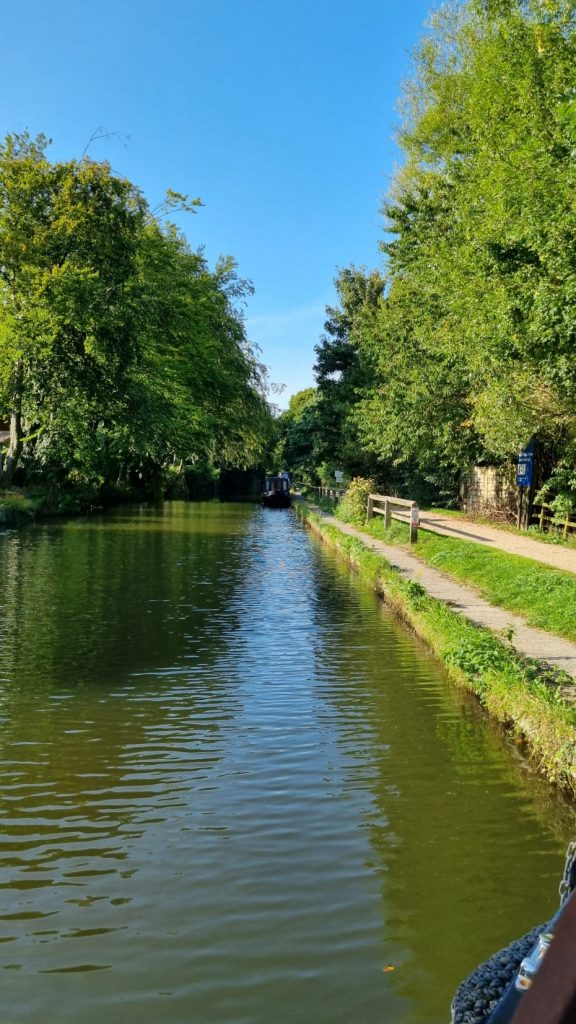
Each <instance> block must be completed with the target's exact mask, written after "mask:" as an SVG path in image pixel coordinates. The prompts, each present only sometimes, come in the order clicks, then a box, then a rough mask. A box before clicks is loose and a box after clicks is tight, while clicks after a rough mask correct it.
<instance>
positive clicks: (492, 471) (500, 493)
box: [460, 465, 518, 522]
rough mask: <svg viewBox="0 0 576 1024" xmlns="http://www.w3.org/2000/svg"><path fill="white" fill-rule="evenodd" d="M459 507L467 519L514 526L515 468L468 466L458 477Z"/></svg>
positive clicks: (515, 508) (516, 490) (516, 501)
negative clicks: (485, 520)
mask: <svg viewBox="0 0 576 1024" xmlns="http://www.w3.org/2000/svg"><path fill="white" fill-rule="evenodd" d="M460 503H461V507H462V510H463V511H464V512H467V513H468V515H473V516H486V517H487V518H488V519H497V520H500V521H501V522H506V521H507V522H515V520H516V511H517V506H518V488H517V487H516V467H515V466H513V465H510V466H472V468H471V469H469V470H468V472H467V473H465V474H464V475H463V477H462V482H461V485H460Z"/></svg>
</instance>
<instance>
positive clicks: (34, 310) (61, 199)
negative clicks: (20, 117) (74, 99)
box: [0, 135, 273, 488]
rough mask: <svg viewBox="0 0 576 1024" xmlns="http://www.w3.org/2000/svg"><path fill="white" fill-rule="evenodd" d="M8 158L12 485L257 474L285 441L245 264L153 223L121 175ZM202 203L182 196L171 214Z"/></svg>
mask: <svg viewBox="0 0 576 1024" xmlns="http://www.w3.org/2000/svg"><path fill="white" fill-rule="evenodd" d="M47 144H48V143H47V140H46V139H45V138H44V137H42V136H39V137H38V138H35V139H33V138H31V137H29V136H28V135H20V136H19V135H8V136H7V138H6V139H5V141H4V142H3V143H1V144H0V420H2V419H6V420H8V421H9V423H10V442H9V446H8V449H7V451H6V457H5V460H4V470H3V479H4V481H5V482H10V481H11V480H12V479H13V478H14V474H15V473H16V472H17V471H19V472H20V475H22V474H25V475H26V478H28V479H34V477H35V475H42V476H43V478H45V479H50V480H54V481H57V482H60V483H62V482H64V481H66V482H68V483H70V482H76V483H78V482H80V483H82V482H83V483H84V484H86V485H87V486H91V487H96V488H98V487H107V486H110V485H112V484H116V485H120V484H126V483H128V482H130V481H131V480H132V481H134V480H135V479H142V478H145V479H146V480H147V481H151V480H155V481H158V480H159V479H160V478H161V477H162V474H163V472H164V471H165V470H166V468H167V467H168V466H170V465H174V464H175V463H180V464H182V463H184V462H187V463H192V464H195V463H199V462H204V463H210V464H211V465H214V466H238V467H244V466H249V465H253V464H255V463H258V462H259V461H260V460H261V458H262V454H263V451H264V449H265V447H266V445H267V444H268V442H269V440H270V437H271V435H272V431H273V420H272V416H271V412H270V409H269V406H268V403H267V401H266V377H265V369H264V367H263V366H261V364H260V363H259V361H258V359H257V357H256V355H255V353H254V350H253V349H252V347H251V345H250V343H249V341H248V339H247V337H246V332H245V328H244V322H243V313H242V303H243V300H244V298H245V297H246V296H247V295H248V294H249V293H250V291H251V286H250V284H249V283H248V282H245V281H242V280H241V279H240V278H239V277H238V274H237V268H236V264H235V262H234V260H232V259H231V258H223V259H221V260H220V261H219V262H218V264H217V265H216V267H215V268H214V269H213V270H211V269H210V268H209V266H208V264H207V261H206V259H205V256H204V254H203V252H202V250H201V249H199V250H197V251H193V250H192V249H191V248H190V246H189V244H188V242H187V241H186V239H185V237H184V236H183V235H182V234H181V233H180V232H179V231H178V230H177V229H176V228H175V227H174V225H172V224H170V223H169V222H168V223H164V221H163V219H161V218H160V217H159V216H157V215H154V214H153V213H152V212H151V211H150V208H149V206H148V204H147V202H146V200H145V199H144V197H143V195H142V193H141V192H140V190H139V189H138V188H137V187H136V186H134V185H133V184H132V183H131V182H129V181H128V180H127V179H124V178H121V177H119V176H118V175H116V174H114V173H113V172H112V170H111V168H110V166H109V165H108V164H107V163H97V162H95V161H92V160H90V159H87V158H84V159H82V160H80V161H76V160H71V161H67V162H58V163H52V162H51V161H50V160H49V159H48V158H47V156H46V148H47ZM198 204H199V200H192V201H189V200H188V199H187V197H185V196H181V195H179V194H178V193H175V192H172V191H170V190H168V193H167V200H166V204H165V208H163V209H162V211H161V214H162V215H163V214H164V213H166V212H168V211H169V210H170V209H173V208H175V207H177V206H181V207H182V208H184V209H192V208H194V207H195V206H197V205H198Z"/></svg>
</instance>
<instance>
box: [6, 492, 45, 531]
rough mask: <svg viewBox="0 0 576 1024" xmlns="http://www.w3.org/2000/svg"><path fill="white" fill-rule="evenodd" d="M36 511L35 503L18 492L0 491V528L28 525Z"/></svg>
mask: <svg viewBox="0 0 576 1024" xmlns="http://www.w3.org/2000/svg"><path fill="white" fill-rule="evenodd" d="M36 511H37V509H36V503H35V502H34V501H33V500H32V499H31V498H27V497H26V495H24V494H22V493H21V492H20V491H0V528H1V527H2V526H21V525H22V523H28V522H30V521H31V520H32V519H34V517H35V515H36Z"/></svg>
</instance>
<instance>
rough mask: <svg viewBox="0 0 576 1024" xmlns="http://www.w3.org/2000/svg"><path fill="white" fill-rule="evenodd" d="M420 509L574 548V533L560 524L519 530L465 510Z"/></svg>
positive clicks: (543, 542) (508, 524) (575, 543)
mask: <svg viewBox="0 0 576 1024" xmlns="http://www.w3.org/2000/svg"><path fill="white" fill-rule="evenodd" d="M422 511H423V512H424V511H426V512H430V513H431V514H432V515H439V516H450V517H452V518H454V519H466V520H467V521H468V522H471V523H480V524H481V525H482V526H490V527H492V528H493V529H494V530H502V531H503V532H504V533H513V534H514V535H515V536H516V537H528V538H529V539H530V540H538V541H540V542H541V543H542V544H555V545H558V546H560V547H565V548H576V533H572V534H570V533H569V534H568V536H567V537H565V536H564V534H563V527H562V524H561V523H559V524H558V526H557V527H555V528H554V529H552V530H547V531H542V530H540V529H539V528H538V526H535V525H533V526H529V527H528V529H527V530H519V529H518V527H517V526H515V525H514V524H513V523H502V522H498V521H495V520H494V519H488V517H487V516H469V515H466V513H465V512H459V511H458V510H457V509H448V508H428V509H422Z"/></svg>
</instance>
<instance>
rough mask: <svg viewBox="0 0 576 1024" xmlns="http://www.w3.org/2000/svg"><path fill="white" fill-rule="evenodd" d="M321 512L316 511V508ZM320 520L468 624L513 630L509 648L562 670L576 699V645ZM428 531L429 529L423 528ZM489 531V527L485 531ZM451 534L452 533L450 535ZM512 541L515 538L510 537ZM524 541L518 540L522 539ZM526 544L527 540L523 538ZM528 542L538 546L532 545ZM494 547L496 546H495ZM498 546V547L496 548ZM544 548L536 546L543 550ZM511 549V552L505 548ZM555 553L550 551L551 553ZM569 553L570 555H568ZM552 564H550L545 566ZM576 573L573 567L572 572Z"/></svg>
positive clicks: (392, 550) (400, 554) (351, 530)
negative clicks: (569, 678) (570, 678)
mask: <svg viewBox="0 0 576 1024" xmlns="http://www.w3.org/2000/svg"><path fill="white" fill-rule="evenodd" d="M316 511H317V512H320V510H319V509H316ZM322 515H323V518H324V520H325V521H326V522H328V523H331V524H332V525H334V526H336V527H337V528H338V529H339V530H342V532H343V533H347V534H349V535H350V536H352V537H357V538H358V539H359V540H361V541H362V542H363V543H364V544H365V545H366V546H367V547H369V548H371V549H372V550H373V551H376V552H378V554H380V555H382V556H383V557H384V558H385V559H386V561H387V562H389V563H390V565H393V566H394V567H395V568H396V569H398V571H399V572H400V573H402V575H403V576H404V577H406V578H407V579H411V580H415V581H416V582H417V583H420V585H421V586H422V587H424V589H425V590H426V591H427V592H428V593H429V594H431V595H432V597H436V598H438V599H439V600H440V601H444V602H445V603H446V604H448V605H450V606H451V607H452V608H453V610H454V611H457V612H460V613H461V614H462V615H464V616H465V617H466V618H467V619H470V621H471V622H475V623H477V625H479V626H485V627H487V628H488V629H491V630H493V631H494V632H496V633H501V632H504V631H507V630H509V629H510V627H512V628H513V630H514V633H513V636H512V641H511V642H512V646H513V647H514V648H515V649H516V650H517V651H518V653H519V654H522V655H524V656H525V657H527V658H538V659H541V660H543V661H546V662H548V663H549V664H550V665H554V666H555V667H556V668H559V669H563V670H564V671H565V672H568V673H569V674H570V675H571V676H573V677H574V688H572V687H566V688H564V696H565V698H566V699H568V700H576V643H571V642H570V641H569V640H564V639H563V638H562V637H558V636H554V635H553V634H551V633H547V632H545V631H544V630H543V629H536V628H535V627H533V626H527V625H526V622H525V621H524V619H522V618H520V616H518V615H513V614H512V612H507V611H505V610H504V609H503V608H496V607H494V605H491V604H489V603H488V601H485V600H484V599H483V598H481V597H480V596H479V595H478V594H477V593H476V591H475V590H473V589H472V588H471V587H464V586H462V584H460V583H456V582H455V581H454V580H452V579H451V578H450V577H449V576H446V575H445V574H444V573H442V572H439V571H438V569H432V568H431V567H430V566H428V565H425V564H424V563H423V562H421V561H420V560H419V559H418V558H416V557H415V556H414V555H412V554H409V553H408V552H407V551H404V550H402V549H401V548H397V547H392V546H391V545H390V544H385V543H384V541H381V540H376V538H374V537H371V536H370V535H369V534H366V533H362V532H361V530H357V529H356V528H355V527H354V526H350V525H349V524H348V523H343V522H341V521H340V520H339V519H336V518H335V517H334V516H331V515H329V514H327V513H322ZM450 523H451V524H452V523H454V525H455V526H458V525H459V524H460V523H461V521H460V520H450ZM467 525H470V526H471V527H472V528H473V529H476V524H475V523H470V524H467ZM426 529H428V526H426ZM487 529H489V527H488V528H487ZM492 532H494V533H497V534H498V537H500V533H502V535H503V536H504V537H507V536H508V535H507V534H506V533H505V532H504V531H499V530H494V531H492ZM453 535H454V534H451V536H453ZM460 536H461V537H462V539H466V540H472V539H473V538H472V537H471V536H465V534H464V532H463V531H460ZM510 536H511V538H512V540H513V541H515V540H516V538H515V537H514V536H513V535H510ZM523 539H524V538H518V540H523ZM526 540H527V541H528V538H526ZM529 543H537V542H531V541H529ZM494 546H496V544H494ZM498 546H500V545H498ZM546 546H547V545H545V544H539V545H538V547H541V548H545V547H546ZM504 550H511V549H504ZM554 553H555V549H553V551H552V554H554ZM568 553H569V554H572V552H568ZM514 554H524V551H520V550H514ZM526 557H530V558H533V557H535V556H534V555H528V556H526ZM548 564H553V563H548ZM557 568H565V567H564V566H557ZM573 571H575V572H576V567H575V568H574V570H573Z"/></svg>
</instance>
